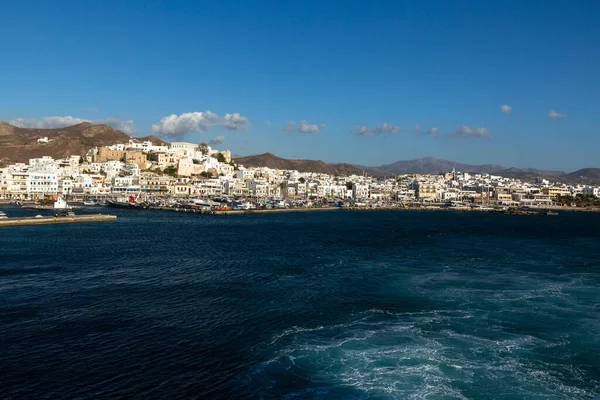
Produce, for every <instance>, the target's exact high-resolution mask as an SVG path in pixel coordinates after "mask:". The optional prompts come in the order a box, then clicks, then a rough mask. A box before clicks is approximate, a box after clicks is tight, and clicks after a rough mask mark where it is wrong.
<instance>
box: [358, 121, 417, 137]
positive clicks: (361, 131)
mask: <svg viewBox="0 0 600 400" xmlns="http://www.w3.org/2000/svg"><path fill="white" fill-rule="evenodd" d="M415 128H418V125H417V126H416V127H415ZM418 129H420V128H418ZM350 132H352V133H354V134H355V135H358V136H375V135H379V134H381V133H398V132H400V127H399V126H398V125H392V124H388V123H387V122H384V123H383V124H381V125H378V126H376V127H374V128H369V127H368V126H364V125H357V126H355V127H354V128H352V129H350Z"/></svg>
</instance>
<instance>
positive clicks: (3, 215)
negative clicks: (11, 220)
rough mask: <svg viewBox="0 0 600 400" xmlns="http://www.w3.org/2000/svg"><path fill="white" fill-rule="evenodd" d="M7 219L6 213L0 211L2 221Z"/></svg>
mask: <svg viewBox="0 0 600 400" xmlns="http://www.w3.org/2000/svg"><path fill="white" fill-rule="evenodd" d="M6 218H8V216H7V215H6V213H5V212H3V211H0V219H6Z"/></svg>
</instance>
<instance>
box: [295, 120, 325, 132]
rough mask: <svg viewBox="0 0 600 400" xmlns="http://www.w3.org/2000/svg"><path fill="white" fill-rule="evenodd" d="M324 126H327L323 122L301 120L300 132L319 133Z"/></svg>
mask: <svg viewBox="0 0 600 400" xmlns="http://www.w3.org/2000/svg"><path fill="white" fill-rule="evenodd" d="M323 128H325V125H323V124H321V125H315V124H311V123H309V122H308V121H300V124H298V132H300V133H317V132H319V131H320V130H321V129H323Z"/></svg>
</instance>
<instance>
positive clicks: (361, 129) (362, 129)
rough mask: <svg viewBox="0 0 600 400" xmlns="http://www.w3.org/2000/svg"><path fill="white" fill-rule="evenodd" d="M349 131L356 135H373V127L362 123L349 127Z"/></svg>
mask: <svg viewBox="0 0 600 400" xmlns="http://www.w3.org/2000/svg"><path fill="white" fill-rule="evenodd" d="M350 132H352V133H354V134H355V135H358V136H373V135H374V134H375V132H373V129H371V128H369V127H368V126H364V125H356V126H355V127H354V128H352V129H350Z"/></svg>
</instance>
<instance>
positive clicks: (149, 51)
mask: <svg viewBox="0 0 600 400" xmlns="http://www.w3.org/2000/svg"><path fill="white" fill-rule="evenodd" d="M2 21H3V23H2V24H0V36H1V37H2V38H3V39H2V42H1V43H2V44H1V45H0V48H1V51H2V54H3V60H2V62H1V63H0V65H2V68H0V83H1V84H0V87H1V93H2V95H1V96H0V119H2V120H7V121H17V122H16V123H17V124H19V123H20V124H21V125H22V126H56V125H57V124H67V123H69V122H70V121H78V120H80V119H86V120H92V121H100V122H102V121H104V122H109V123H110V124H111V125H113V126H116V127H122V128H123V129H125V130H126V131H128V132H135V133H134V135H135V136H144V135H148V134H151V133H155V134H162V135H165V137H166V138H169V139H170V140H175V139H181V138H184V139H185V140H188V141H194V142H200V141H209V140H211V139H214V138H218V139H217V141H220V140H223V139H224V142H223V143H222V144H219V145H218V146H217V147H218V148H229V149H231V150H232V151H233V153H234V154H244V155H245V154H257V153H262V152H267V151H269V152H272V153H275V154H277V155H280V156H283V157H293V158H311V159H322V160H325V161H328V162H351V163H356V164H363V165H380V164H385V163H391V162H394V161H397V160H405V159H413V158H420V157H427V156H431V157H437V158H445V159H450V160H455V161H460V162H465V163H495V164H503V165H506V166H517V167H537V168H546V169H562V170H567V171H571V170H575V169H578V168H583V167H600V157H599V152H598V149H600V139H599V134H598V133H599V131H598V126H599V123H600V113H599V110H600V92H599V90H598V89H599V88H600V78H599V71H600V25H599V24H598V23H597V21H600V2H596V1H583V0H581V1H576V2H565V1H560V2H558V1H556V2H554V1H529V2H522V1H502V2H491V1H452V2H450V1H447V2H442V1H414V2H401V1H389V2H387V1H377V2H366V1H360V2H351V1H350V2H341V1H340V2H338V1H333V0H328V1H302V2H300V1H298V2H281V1H272V2H259V1H248V2H224V1H215V2H192V1H189V2H177V1H169V2H166V1H165V2H148V1H140V2H123V1H114V2H110V1H101V2H100V1H97V2H90V1H77V2H53V1H39V2H37V1H36V2H28V1H18V2H7V3H5V4H3V7H2ZM503 105H507V106H509V107H510V112H503V111H502V110H501V108H500V107H501V106H503ZM206 111H210V113H206ZM505 111H508V109H507V108H505ZM551 111H554V113H553V114H550V112H551ZM213 113H214V114H213ZM227 114H229V116H228V117H227ZM171 115H174V116H173V117H171V118H167V117H169V116H171ZM549 115H552V116H555V117H557V118H550V117H549ZM45 117H60V118H48V119H46V120H44V118H45ZM65 117H72V118H71V119H67V118H65ZM19 121H20V122H19ZM132 121H133V122H132ZM267 121H268V122H267ZM290 121H294V122H295V124H288V122H290ZM301 121H305V122H304V123H301ZM384 124H387V125H384ZM153 125H154V129H153V128H152V126H153ZM269 125H270V126H269ZM417 125H418V126H419V127H420V133H421V134H419V133H418V130H417V129H416V128H415V127H416V126H417ZM432 128H436V129H432ZM187 131H189V132H187ZM186 132H187V133H186ZM425 133H428V134H425Z"/></svg>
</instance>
